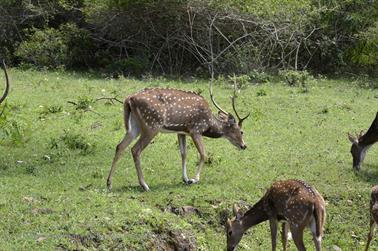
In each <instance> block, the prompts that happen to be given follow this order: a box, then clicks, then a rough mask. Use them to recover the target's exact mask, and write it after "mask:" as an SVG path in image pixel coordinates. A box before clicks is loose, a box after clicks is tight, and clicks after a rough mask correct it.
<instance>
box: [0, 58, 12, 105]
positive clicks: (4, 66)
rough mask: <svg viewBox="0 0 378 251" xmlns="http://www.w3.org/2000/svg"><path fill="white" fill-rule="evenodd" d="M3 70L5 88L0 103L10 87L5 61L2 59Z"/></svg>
mask: <svg viewBox="0 0 378 251" xmlns="http://www.w3.org/2000/svg"><path fill="white" fill-rule="evenodd" d="M3 70H4V74H5V90H4V92H3V95H2V96H1V98H0V104H1V103H3V101H4V100H5V98H6V97H7V96H8V93H9V87H10V84H9V77H8V73H7V66H6V65H5V61H4V60H3Z"/></svg>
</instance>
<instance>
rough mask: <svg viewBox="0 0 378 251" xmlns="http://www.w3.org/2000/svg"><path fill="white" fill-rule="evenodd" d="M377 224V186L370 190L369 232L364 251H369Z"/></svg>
mask: <svg viewBox="0 0 378 251" xmlns="http://www.w3.org/2000/svg"><path fill="white" fill-rule="evenodd" d="M376 224H378V185H376V186H374V187H373V188H372V189H371V199H370V231H369V234H368V240H367V243H366V248H365V251H367V250H369V246H370V242H371V240H372V239H373V235H374V231H375V226H376Z"/></svg>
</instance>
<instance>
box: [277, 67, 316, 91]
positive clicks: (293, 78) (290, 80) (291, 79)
mask: <svg viewBox="0 0 378 251" xmlns="http://www.w3.org/2000/svg"><path fill="white" fill-rule="evenodd" d="M279 75H280V76H281V77H282V78H284V79H285V81H286V83H287V84H288V85H289V86H294V87H303V88H305V87H306V86H307V84H308V83H309V81H310V80H311V79H312V77H311V75H310V74H309V73H308V72H307V71H293V70H281V71H279Z"/></svg>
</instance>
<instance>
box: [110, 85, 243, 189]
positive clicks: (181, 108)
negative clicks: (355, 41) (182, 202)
mask: <svg viewBox="0 0 378 251" xmlns="http://www.w3.org/2000/svg"><path fill="white" fill-rule="evenodd" d="M234 88H235V89H234V96H233V97H232V107H233V109H234V112H235V115H236V116H237V118H238V120H239V121H236V120H235V118H234V116H233V115H231V114H230V113H228V112H226V111H225V110H223V109H222V108H221V107H220V106H219V105H218V104H217V103H216V102H215V100H214V98H213V93H212V84H210V97H211V101H212V102H213V104H214V105H215V107H216V108H218V109H219V113H218V115H213V114H212V112H211V109H210V107H209V104H208V103H207V101H206V100H205V99H204V98H203V97H202V96H200V95H198V94H196V93H194V92H189V91H182V90H176V89H161V88H147V89H144V90H142V91H140V92H137V93H135V94H132V95H130V96H128V97H127V98H126V99H125V101H124V121H125V126H126V131H127V132H126V135H125V136H124V138H123V139H122V141H121V142H120V143H119V144H118V145H117V147H116V153H115V156H114V159H113V163H112V167H111V169H110V172H109V176H108V179H107V186H108V189H109V190H110V189H111V187H112V176H113V173H114V171H115V168H116V163H117V161H118V160H119V158H120V156H121V153H122V152H123V151H124V150H125V149H126V147H127V146H128V145H129V144H130V143H131V142H132V141H133V140H134V139H136V138H137V137H138V136H139V135H140V137H139V139H138V141H137V142H136V144H135V145H134V146H133V147H132V149H131V152H132V155H133V159H134V163H135V167H136V170H137V175H138V179H139V184H140V185H141V186H142V188H143V189H144V190H145V191H148V190H149V187H148V185H147V183H146V182H145V180H144V177H143V173H142V169H141V164H140V155H141V153H142V151H143V150H144V149H145V147H146V146H147V145H148V144H150V142H151V140H152V139H153V138H154V137H155V136H156V135H157V134H158V133H159V132H161V133H177V135H178V142H179V147H180V152H181V158H182V179H183V181H184V182H185V183H187V184H192V183H197V182H198V181H199V180H200V172H201V169H202V166H203V165H204V162H205V149H204V145H203V141H202V137H203V136H205V137H210V138H221V137H223V138H226V139H228V140H229V141H230V142H231V143H232V144H233V145H235V146H236V147H237V148H239V149H246V148H247V146H246V145H245V143H244V141H243V136H242V135H243V131H242V129H241V128H242V123H243V120H245V119H246V118H247V117H248V116H249V114H248V115H247V116H246V117H244V118H240V117H239V115H238V113H237V111H236V109H235V98H236V86H234ZM187 135H189V136H190V137H191V138H192V140H193V142H194V145H195V146H196V148H197V150H198V152H199V155H200V161H199V165H198V167H197V171H196V175H195V178H194V179H189V178H188V176H187V173H186V136H187Z"/></svg>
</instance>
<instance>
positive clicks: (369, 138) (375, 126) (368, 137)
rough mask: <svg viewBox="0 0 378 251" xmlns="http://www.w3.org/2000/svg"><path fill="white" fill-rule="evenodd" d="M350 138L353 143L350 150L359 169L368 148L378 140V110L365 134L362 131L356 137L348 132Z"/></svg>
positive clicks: (355, 166)
mask: <svg viewBox="0 0 378 251" xmlns="http://www.w3.org/2000/svg"><path fill="white" fill-rule="evenodd" d="M348 138H349V140H350V142H351V143H352V147H351V149H350V152H351V154H352V156H353V168H354V169H355V170H357V171H359V170H360V167H361V164H362V162H363V161H364V158H365V155H366V152H367V150H368V149H369V148H370V147H371V146H372V145H374V144H375V143H376V142H377V141H378V112H377V114H376V115H375V119H374V121H373V123H372V124H371V126H370V128H369V130H368V131H367V132H366V133H365V134H363V132H361V133H360V134H358V135H356V136H355V137H354V136H353V135H351V134H350V133H348Z"/></svg>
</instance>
